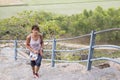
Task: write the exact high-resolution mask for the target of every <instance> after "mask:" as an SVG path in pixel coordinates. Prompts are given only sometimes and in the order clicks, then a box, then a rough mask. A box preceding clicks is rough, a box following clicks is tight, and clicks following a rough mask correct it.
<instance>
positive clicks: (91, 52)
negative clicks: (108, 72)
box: [87, 31, 96, 70]
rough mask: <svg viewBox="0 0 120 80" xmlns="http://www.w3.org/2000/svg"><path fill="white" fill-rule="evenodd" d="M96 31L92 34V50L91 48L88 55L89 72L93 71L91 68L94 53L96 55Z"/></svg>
mask: <svg viewBox="0 0 120 80" xmlns="http://www.w3.org/2000/svg"><path fill="white" fill-rule="evenodd" d="M94 33H95V31H92V32H91V38H90V48H89V54H88V62H87V70H91V66H92V61H91V59H92V57H93V53H94V48H93V46H94V45H95V36H96V35H95V34H94Z"/></svg>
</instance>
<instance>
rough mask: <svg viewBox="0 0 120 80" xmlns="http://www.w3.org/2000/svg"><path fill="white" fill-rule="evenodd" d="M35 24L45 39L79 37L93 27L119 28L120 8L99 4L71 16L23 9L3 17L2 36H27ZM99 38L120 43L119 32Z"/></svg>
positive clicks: (1, 24) (1, 37) (0, 23)
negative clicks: (105, 7)
mask: <svg viewBox="0 0 120 80" xmlns="http://www.w3.org/2000/svg"><path fill="white" fill-rule="evenodd" d="M34 24H37V25H39V27H40V30H41V33H42V34H43V35H44V38H46V39H47V38H53V37H55V38H58V37H61V36H62V37H72V36H79V35H83V34H87V33H90V32H91V31H92V30H96V31H99V30H104V29H109V28H120V8H118V9H115V8H109V9H107V10H104V9H103V8H102V7H100V6H98V7H97V8H96V9H95V10H94V11H92V10H86V9H85V10H84V11H83V12H82V13H80V14H73V15H71V16H68V15H59V14H54V13H50V12H44V11H42V12H41V11H23V12H21V13H18V14H17V15H15V16H12V17H10V18H6V19H1V20H0V39H15V38H17V39H25V37H26V35H27V34H28V33H30V32H31V26H32V25H34ZM97 40H98V41H100V42H101V41H105V42H117V43H118V42H119V41H120V32H119V31H118V32H109V33H104V34H102V35H98V36H97Z"/></svg>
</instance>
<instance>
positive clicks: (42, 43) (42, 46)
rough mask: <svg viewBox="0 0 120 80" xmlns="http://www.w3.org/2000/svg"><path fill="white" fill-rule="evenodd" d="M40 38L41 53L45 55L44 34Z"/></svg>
mask: <svg viewBox="0 0 120 80" xmlns="http://www.w3.org/2000/svg"><path fill="white" fill-rule="evenodd" d="M40 39H41V42H40V44H41V49H40V54H41V56H42V55H43V48H44V42H43V36H42V35H40Z"/></svg>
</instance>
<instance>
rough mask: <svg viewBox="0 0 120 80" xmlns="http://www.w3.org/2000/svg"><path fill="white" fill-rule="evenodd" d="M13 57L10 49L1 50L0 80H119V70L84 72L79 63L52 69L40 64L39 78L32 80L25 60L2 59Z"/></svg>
mask: <svg viewBox="0 0 120 80" xmlns="http://www.w3.org/2000/svg"><path fill="white" fill-rule="evenodd" d="M2 55H8V56H13V55H14V52H13V50H12V49H11V48H7V49H2V50H1V53H0V80H120V76H119V74H120V69H117V68H116V67H115V65H116V64H113V65H114V67H112V66H111V67H110V68H104V69H98V68H95V67H93V68H92V70H91V71H86V67H85V66H83V65H81V64H79V63H57V64H56V66H55V67H54V68H52V67H51V64H50V63H45V62H42V66H41V69H40V71H39V73H40V75H41V77H40V78H39V79H34V78H33V76H32V71H31V67H30V65H29V64H27V62H26V60H22V59H18V60H17V61H14V58H9V57H2ZM118 67H119V68H120V65H118Z"/></svg>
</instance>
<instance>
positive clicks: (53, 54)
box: [51, 39, 56, 67]
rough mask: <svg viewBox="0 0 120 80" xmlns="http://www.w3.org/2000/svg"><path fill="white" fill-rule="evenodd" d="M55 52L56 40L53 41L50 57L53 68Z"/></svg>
mask: <svg viewBox="0 0 120 80" xmlns="http://www.w3.org/2000/svg"><path fill="white" fill-rule="evenodd" d="M55 50H56V39H53V45H52V56H51V59H52V61H51V64H52V67H54V66H55V61H54V60H55Z"/></svg>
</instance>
